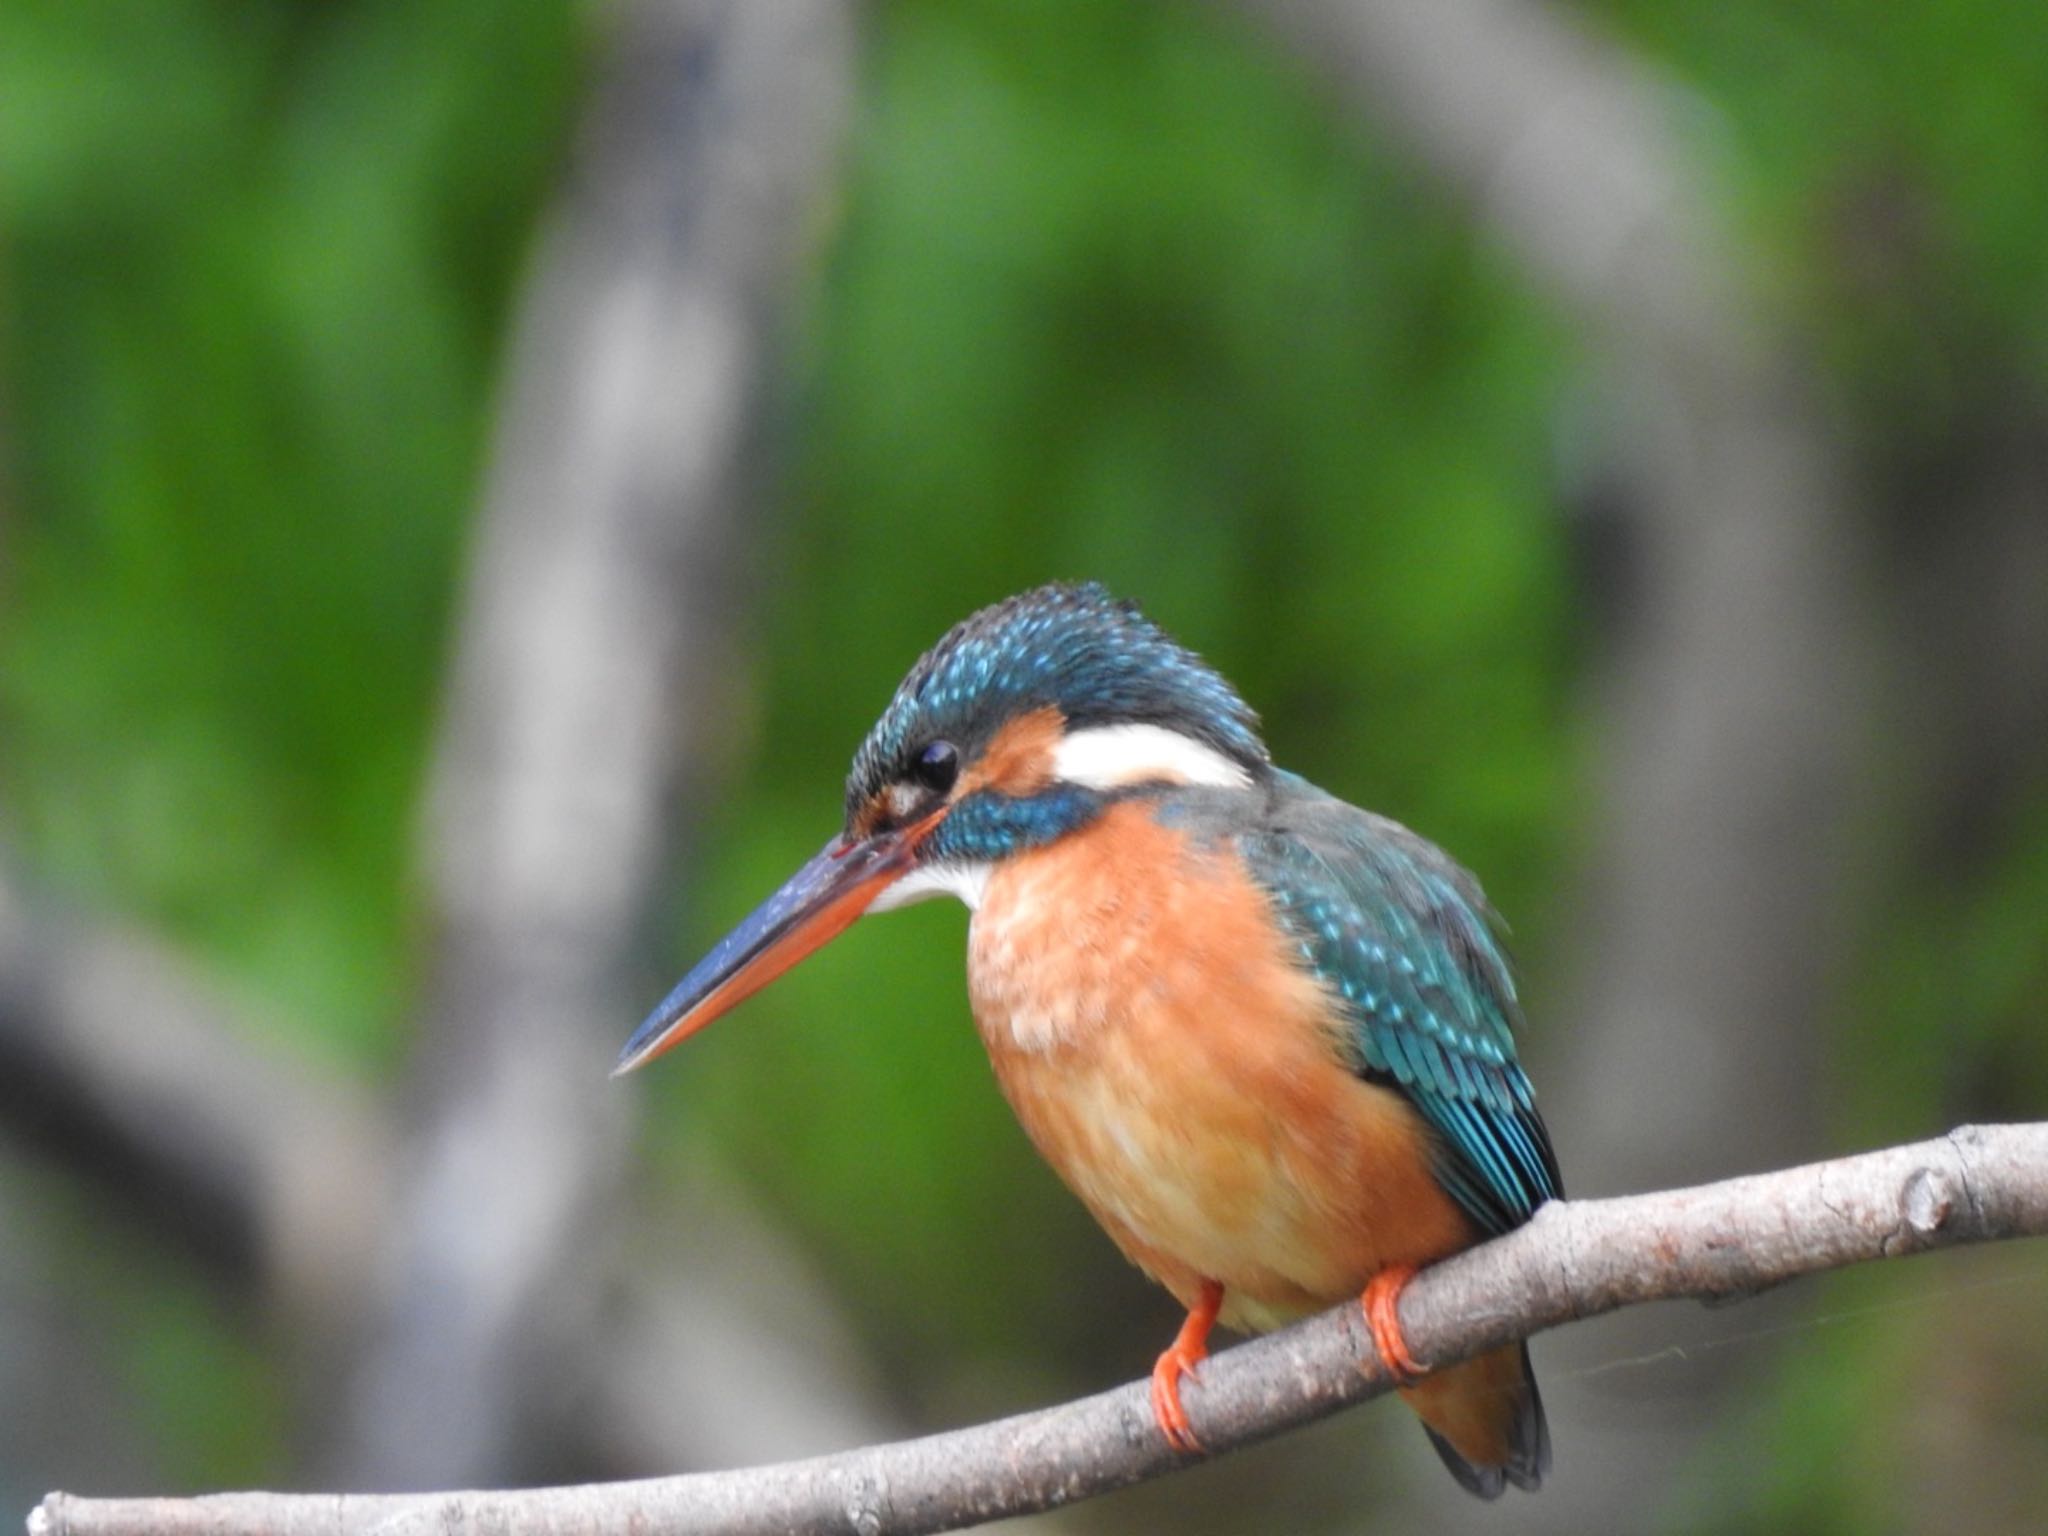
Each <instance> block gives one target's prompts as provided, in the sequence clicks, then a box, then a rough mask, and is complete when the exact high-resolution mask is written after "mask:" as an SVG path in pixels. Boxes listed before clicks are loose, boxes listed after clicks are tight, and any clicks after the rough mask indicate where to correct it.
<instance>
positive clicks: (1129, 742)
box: [1052, 725, 1251, 789]
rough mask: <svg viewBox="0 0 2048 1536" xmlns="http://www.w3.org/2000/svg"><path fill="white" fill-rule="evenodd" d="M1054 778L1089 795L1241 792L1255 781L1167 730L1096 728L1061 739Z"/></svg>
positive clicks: (1203, 747)
mask: <svg viewBox="0 0 2048 1536" xmlns="http://www.w3.org/2000/svg"><path fill="white" fill-rule="evenodd" d="M1052 771H1053V776H1054V777H1055V778H1059V779H1064V780H1065V781H1066V782H1067V783H1069V784H1081V785H1085V786H1086V787H1088V788H1089V789H1122V788H1123V787H1125V786H1126V785H1129V784H1158V783H1166V784H1213V785H1216V786H1217V787H1218V788H1221V789H1242V788H1244V787H1245V785H1247V784H1249V783H1250V782H1251V775H1249V774H1248V773H1246V772H1245V771H1244V769H1243V768H1242V767H1240V766H1239V765H1238V764H1236V763H1234V762H1232V761H1231V760H1230V759H1229V758H1227V757H1225V756H1224V755H1223V754H1222V753H1221V752H1218V751H1217V750H1216V749H1215V748H1214V747H1211V746H1208V745H1205V744H1204V743H1202V742H1199V741H1197V740H1195V738H1194V737H1192V736H1184V735H1182V734H1181V733H1180V732H1179V731H1173V730H1168V729H1167V728H1166V727H1165V726H1163V725H1098V726H1094V727H1092V728H1090V729H1088V730H1085V731H1076V732H1074V733H1073V734H1072V735H1071V736H1063V737H1061V738H1060V742H1059V745H1058V746H1056V747H1054V748H1053V752H1052Z"/></svg>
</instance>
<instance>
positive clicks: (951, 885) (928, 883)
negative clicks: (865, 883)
mask: <svg viewBox="0 0 2048 1536" xmlns="http://www.w3.org/2000/svg"><path fill="white" fill-rule="evenodd" d="M988 870H989V867H988V865H986V864H926V865H924V866H923V867H922V868H920V869H913V870H912V871H911V872H910V873H909V874H907V875H905V876H904V877H903V878H902V879H901V880H898V881H897V882H896V883H895V884H894V885H892V886H890V887H889V888H888V889H887V890H885V891H884V892H882V894H881V895H879V896H877V897H876V898H875V899H874V901H873V902H871V903H870V904H869V906H868V910H869V911H870V912H893V911H895V910H896V909H897V908H898V907H907V906H910V905H911V904H912V903H913V902H919V901H929V900H931V898H932V897H934V896H949V895H950V896H958V897H959V898H960V899H961V900H962V901H964V902H966V903H967V910H968V911H970V912H973V911H977V910H979V908H980V906H981V898H982V896H983V895H984V894H985V893H986V892H987V890H988Z"/></svg>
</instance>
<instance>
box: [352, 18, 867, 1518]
mask: <svg viewBox="0 0 2048 1536" xmlns="http://www.w3.org/2000/svg"><path fill="white" fill-rule="evenodd" d="M609 20H610V22H611V25H612V26H613V27H614V28H615V37H614V40H613V47H612V50H611V58H610V62H609V67H608V69H607V70H606V72H605V75H604V78H603V80H602V82H601V84H600V87H599V91H598V94H597V98H596V101H595V104H594V111H593V114H592V117H591V120H590V121H589V123H588V124H587V125H586V132H585V133H584V135H583V138H582V140H581V142H580V144H579V148H578V155H577V160H576V164H575V166H574V167H573V169H572V174H571V177H570V183H569V187H568V190H567V194H566V196H565V199H564V201H563V204H562V206H561V208H560V209H559V210H558V212H557V214H556V216H555V218H554V219H553V220H552V222H551V224H550V226H549V227H548V228H547V230H546V231H545V232H544V237H543V241H542V244H541V248H540V251H539V255H538V259H537V264H536V269H535V272H534V275H533V278H532V280H531V282H530V284H529V286H528V290H527V293H526V297H525V301H524V304H523V309H522V313H521V315H520V317H519V323H518V326H517V339H516V343H515V350H514V355H513V358H512V363H511V379H512V386H511V388H510V390H509V397H508V399H507V402H506V406H505V410H504V412H503V415H502V419H501V427H500V431H499V434H498V440H497V446H496V452H495V457H494V462H493V465H492V470H491V474H490V478H489V484H488V487H487V491H486V496H485V501H484V507H483V511H482V516H481V521H480V526H479V530H478V535H477V543H476V550H475V555H474V559H473V563H472V566H471V571H470V581H469V588H468V592H467V596H466V599H465V603H464V609H463V614H462V618H461V622H460V635H459V644H458V655H457V660H456V665H455V668H454V672H453V679H452V685H451V688H450V691H449V695H448V700H447V714H446V725H445V730H444V733H443V737H442V741H441V744H440V750H439V754H438V759H437V763H436V767H435V772H434V775H433V795H432V810H433V814H432V818H431V823H432V824H431V828H430V847H431V855H430V859H429V865H430V883H431V890H432V908H433V915H434V918H435V920H436V930H437V932H436V939H437V946H436V951H435V954H434V960H433V966H432V1000H431V1004H430V1007H429V1009H428V1013H427V1017H426V1021H425V1038H424V1041H423V1044H422V1049H421V1055H420V1059H421V1064H422V1067H421V1078H420V1083H419V1085H418V1088H417V1090H416V1102H417V1103H418V1105H419V1108H420V1118H419V1123H418V1129H417V1133H416V1135H415V1137H414V1139H413V1145H412V1151H411V1157H410V1168H409V1170H408V1173H409V1176H408V1177H407V1179H406V1181H405V1187H406V1189H407V1191H408V1199H407V1203H406V1206H405V1209H404V1211H403V1213H402V1231H401V1234H400V1237H399V1239H398V1241H397V1243H396V1245H395V1247H394V1248H393V1249H392V1250H391V1251H390V1252H389V1253H388V1254H387V1261H388V1270H387V1274H388V1280H387V1284H386V1287H385V1289H384V1293H383V1297H382V1305H381V1308H380V1320H379V1323H378V1325H377V1326H376V1327H375V1328H374V1329H373V1330H372V1331H371V1333H370V1335H369V1338H368V1340H367V1342H366V1345H365V1349H364V1359H363V1365H362V1368H361V1371H360V1374H359V1376H358V1379H357V1382H356V1390H355V1393H354V1410H353V1413H352V1416H351V1421H350V1430H349V1433H348V1435H347V1437H346V1440H345V1443H344V1445H343V1446H342V1449H341V1455H340V1461H341V1465H342V1467H343V1469H344V1470H345V1471H346V1473H347V1475H348V1476H349V1477H350V1478H351V1479H353V1480H365V1481H369V1482H371V1483H374V1484H379V1485H383V1486H398V1487H407V1486H421V1485H433V1484H439V1483H444V1482H447V1481H450V1480H466V1479H471V1478H488V1477H492V1476H495V1475H500V1474H502V1473H503V1472H505V1471H506V1470H507V1469H508V1468H509V1466H510V1465H511V1463H512V1461H513V1460H514V1459H515V1457H516V1455H517V1453H518V1449H519V1442H520V1440H521V1437H522V1429H528V1430H530V1429H531V1428H532V1426H530V1425H524V1426H523V1425H522V1423H521V1421H520V1418H519V1415H520V1414H521V1412H522V1408H525V1407H530V1406H531V1405H532V1404H534V1403H535V1402H536V1401H537V1400H539V1399H541V1398H543V1397H545V1396H546V1395H547V1394H544V1393H536V1392H533V1391H528V1390H524V1388H525V1387H526V1386H529V1385H531V1384H533V1383H535V1382H537V1381H543V1380H549V1379H553V1378H554V1377H555V1376H556V1373H557V1372H558V1371H559V1370H560V1369H562V1368H563V1364H564V1360H565V1359H568V1358H573V1354H574V1351H573V1350H565V1349H564V1347H563V1346H564V1345H565V1343H566V1342H567V1340H568V1338H570V1337H571V1336H575V1335H580V1334H582V1333H583V1332H584V1331H585V1330H586V1326H587V1324H588V1323H589V1321H590V1319H591V1315H592V1314H593V1312H594V1311H595V1310H596V1309H597V1308H598V1307H599V1306H600V1305H601V1304H602V1300H603V1297H602V1292H603V1285H602V1279H603V1277H604V1276H605V1275H606V1274H607V1273H608V1272H609V1266H608V1264H607V1262H606V1261H607V1258H608V1251H609V1248H610V1246H611V1241H610V1238H609V1237H608V1231H609V1230H610V1229H611V1223H610V1222H609V1220H608V1218H610V1217H611V1216H612V1215H614V1214H615V1199H616V1193H617V1189H618V1184H619V1174H620V1171H621V1166H622V1159H621V1156H620V1153H621V1142H622V1135H623V1131H624V1128H625V1117H624V1116H623V1115H622V1114H621V1111H620V1107H619V1103H620V1101H619V1099H618V1096H617V1093H616V1091H615V1090H613V1089H610V1088H608V1086H607V1084H606V1081H605V1076H604V1072H603V1070H602V1067H603V1065H604V1064H605V1063H607V1062H608V1061H609V1060H610V1057H611V1054H612V1051H613V1049H614V1047H615V1045H616V1038H617V1036H618V1034H619V1032H620V1025H621V1021H622V1020H628V1019H630V1017H631V1016H632V1015H633V1013H634V1011H635V1010H634V1008H633V1006H632V1003H631V1001H630V1000H629V999H628V998H627V997H625V996H624V995H623V992H622V983H623V981H624V979H625V978H627V977H629V976H631V975H632V974H633V968H632V967H631V966H630V964H629V963H628V959H629V951H630V946H631V945H632V944H633V942H634V941H635V940H636V938H637V937H638V936H639V935H640V934H641V933H642V931H643V930H644V928H645V926H646V925H645V921H644V919H645V914H646V912H647V909H648V906H649V902H650V897H651V893H652V883H653V881H654V878H655V874H656V871H657V869H658V867H659V865H660V863H661V855H662V853H663V852H664V850H665V848H666V846H667V845H668V843H669V842H670V838H669V836H668V828H667V825H666V822H665V820H664V808H665V807H666V806H667V805H668V804H670V803H671V795H670V792H671V790H672V788H673V780H674V779H675V777H676V775H677V770H678V765H679V764H681V763H682V762H684V761H686V760H690V761H696V762H702V761H706V760H710V761H715V760H716V759H717V753H716V750H715V746H716V737H717V724H718V722H719V721H720V720H721V719H722V718H723V713H724V712H723V710H722V709H721V708H720V707H719V706H720V702H721V698H722V695H723V694H724V692H725V689H724V688H723V686H722V680H723V679H724V677H725V676H726V675H727V674H728V672H729V670H730V667H731V664H732V659H733V658H732V657H731V655H730V654H729V652H728V650H727V649H726V647H725V646H724V645H723V644H722V643H721V636H722V635H724V634H725V633H726V632H727V631H728V630H729V627H730V625H729V618H730V610H731V607H732V605H733V597H732V592H733V585H734V581H733V578H734V565H735V555H734V549H733V546H734V544H735V542H736V537H737V533H738V528H739V521H740V520H739V515H738V508H737V505H736V503H737V501H738V499H739V498H738V495H737V492H738V490H739V488H740V480H741V478H742V476H741V470H742V468H743V460H744V457H745V449H746V446H747V443H748V440H749V438H750V436H752V435H753V432H752V425H753V421H754V408H755V406H756V405H757V403H758V402H759V401H760V400H761V398H762V390H763V383H764V380H765V379H766V377H767V376H768V369H767V366H766V365H767V362H768V359H769V355H770V344H771V342H772V340H773V339H774V337H775V336H776V334H777V332H778V330H779V327H778V326H777V324H776V320H777V317H778V316H779V315H781V314H782V313H784V312H785V310H786V308H787V303H786V301H787V295H788V291H789V289H790V287H791V286H792V284H793V283H794V282H795V280H796V278H797V276H798V274H799V272H800V270H801V268H802V261H801V257H802V255H803V254H804V253H805V252H806V251H807V250H809V248H810V244H811V242H810V241H809V240H808V239H807V236H808V235H809V234H810V233H811V232H812V231H813V230H814V229H815V228H816V227H817V226H818V224H819V220H818V218H817V213H816V210H817V207H818V204H819V201H820V198H821V194H822V193H823V190H824V186H825V181H826V176H825V173H826V170H827V168H828V167H829V165H830V162H831V160H832V158H833V154H834V151H835V150H836V147H837V144H838V140H839V135H840V128H841V119H842V116H843V111H844V107H845V104H846V100H847V97H848V92H849V81H850V73H851V67H852V25H853V17H852V14H851V13H850V11H849V8H847V7H845V6H843V5H840V4H837V3H835V0H745V3H741V0H701V3H697V0H637V3H633V4H629V5H627V6H626V7H624V8H623V9H622V10H620V11H619V12H618V13H617V14H615V15H612V16H611V17H610V18H609Z"/></svg>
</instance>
